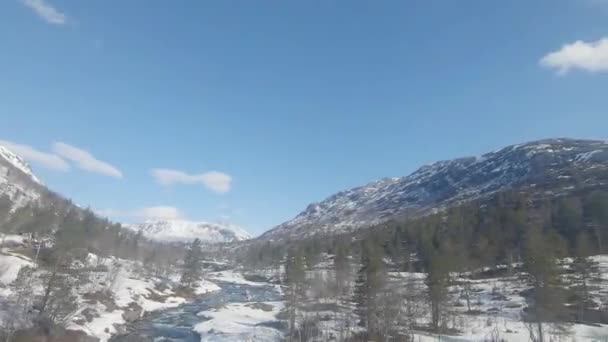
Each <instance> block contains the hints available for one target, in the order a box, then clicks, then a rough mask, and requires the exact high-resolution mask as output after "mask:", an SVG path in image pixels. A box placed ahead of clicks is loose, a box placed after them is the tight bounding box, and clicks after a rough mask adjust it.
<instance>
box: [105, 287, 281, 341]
mask: <svg viewBox="0 0 608 342" xmlns="http://www.w3.org/2000/svg"><path fill="white" fill-rule="evenodd" d="M217 285H219V286H220V287H221V288H222V289H221V290H219V291H214V292H210V293H208V294H205V295H202V296H201V297H200V298H198V299H196V300H195V301H193V302H191V303H187V304H183V305H180V306H178V307H175V308H172V309H166V310H160V311H155V312H151V313H149V314H147V315H145V316H144V317H142V318H141V319H140V320H138V321H135V322H133V323H130V324H128V325H127V333H126V334H123V335H120V336H115V337H113V338H111V339H110V342H169V341H171V342H172V341H181V342H200V341H201V337H200V335H199V334H198V333H197V332H195V331H194V330H193V329H194V326H195V325H197V324H199V323H201V322H204V321H206V320H207V319H206V318H205V317H202V316H198V315H197V314H198V313H199V312H202V311H208V310H213V309H219V308H221V307H222V306H224V305H226V304H231V303H244V302H273V301H280V300H281V296H280V294H279V293H278V292H277V291H276V290H275V288H274V287H273V286H271V285H262V286H252V285H242V284H235V283H224V282H217ZM276 323H277V322H272V321H271V322H267V324H264V326H266V327H277V328H278V327H280V326H281V325H280V324H276ZM217 337H218V339H217V340H229V339H227V338H226V336H225V335H220V333H218V336H217ZM215 340H216V339H215V338H214V336H213V333H211V335H210V334H209V333H207V334H206V337H205V341H215ZM256 341H257V339H256ZM260 342H263V341H261V340H260Z"/></svg>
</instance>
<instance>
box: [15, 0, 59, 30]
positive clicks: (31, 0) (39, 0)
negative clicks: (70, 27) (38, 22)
mask: <svg viewBox="0 0 608 342" xmlns="http://www.w3.org/2000/svg"><path fill="white" fill-rule="evenodd" d="M21 2H22V3H23V4H24V5H25V6H26V7H28V8H29V9H31V10H32V11H34V13H36V14H37V15H38V16H39V17H40V18H42V19H43V20H44V21H46V22H47V23H49V24H53V25H64V24H65V23H66V22H67V19H68V18H67V16H66V15H65V14H64V13H62V12H61V11H59V10H58V9H57V8H55V7H54V6H53V5H51V4H50V3H48V2H46V1H45V0H21Z"/></svg>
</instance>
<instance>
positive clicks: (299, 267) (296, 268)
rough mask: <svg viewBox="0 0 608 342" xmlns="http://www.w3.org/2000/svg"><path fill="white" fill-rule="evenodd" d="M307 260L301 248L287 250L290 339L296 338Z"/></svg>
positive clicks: (287, 306) (286, 269)
mask: <svg viewBox="0 0 608 342" xmlns="http://www.w3.org/2000/svg"><path fill="white" fill-rule="evenodd" d="M305 279H306V271H305V261H304V256H303V255H302V252H301V251H300V250H294V249H291V250H289V251H288V252H287V257H286V260H285V283H286V284H287V291H286V295H285V297H286V298H285V302H286V303H285V305H286V308H287V313H288V324H289V339H288V340H289V341H290V342H291V341H294V340H295V338H296V330H297V326H296V321H297V315H298V310H299V307H300V306H301V301H302V300H303V297H304V294H305V287H304V284H305Z"/></svg>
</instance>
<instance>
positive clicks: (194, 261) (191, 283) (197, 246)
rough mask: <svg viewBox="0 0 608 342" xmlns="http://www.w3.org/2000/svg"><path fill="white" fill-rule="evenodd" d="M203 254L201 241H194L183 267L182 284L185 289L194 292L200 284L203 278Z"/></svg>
mask: <svg viewBox="0 0 608 342" xmlns="http://www.w3.org/2000/svg"><path fill="white" fill-rule="evenodd" d="M202 256H203V252H202V249H201V240H199V239H194V241H192V243H191V244H190V246H189V248H188V251H187V252H186V256H185V257H184V264H183V266H182V276H181V279H180V284H181V286H182V288H183V289H186V290H190V291H193V290H194V289H195V287H196V286H197V284H198V282H199V281H200V280H201V279H202V276H203V273H202V272H203V259H202Z"/></svg>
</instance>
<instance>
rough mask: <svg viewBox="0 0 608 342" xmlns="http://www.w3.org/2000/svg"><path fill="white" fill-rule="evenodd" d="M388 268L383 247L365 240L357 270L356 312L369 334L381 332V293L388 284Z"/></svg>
mask: <svg viewBox="0 0 608 342" xmlns="http://www.w3.org/2000/svg"><path fill="white" fill-rule="evenodd" d="M386 277H387V275H386V269H385V265H384V260H383V255H382V249H381V248H379V247H378V246H377V245H376V244H375V243H374V242H372V241H371V240H366V241H364V242H363V246H362V250H361V268H360V269H359V271H358V272H357V279H356V283H355V298H354V301H355V303H356V313H357V315H358V317H359V319H360V321H359V325H360V326H362V327H364V328H365V329H366V331H367V334H368V336H376V335H377V334H379V333H380V329H379V325H378V323H379V322H378V317H380V310H381V307H380V305H379V300H378V298H379V295H380V293H382V291H384V287H385V285H386Z"/></svg>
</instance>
